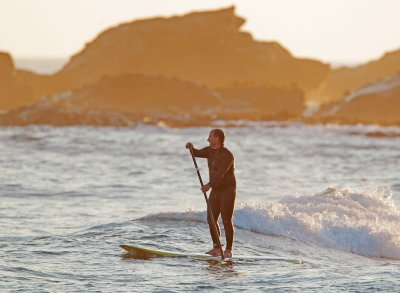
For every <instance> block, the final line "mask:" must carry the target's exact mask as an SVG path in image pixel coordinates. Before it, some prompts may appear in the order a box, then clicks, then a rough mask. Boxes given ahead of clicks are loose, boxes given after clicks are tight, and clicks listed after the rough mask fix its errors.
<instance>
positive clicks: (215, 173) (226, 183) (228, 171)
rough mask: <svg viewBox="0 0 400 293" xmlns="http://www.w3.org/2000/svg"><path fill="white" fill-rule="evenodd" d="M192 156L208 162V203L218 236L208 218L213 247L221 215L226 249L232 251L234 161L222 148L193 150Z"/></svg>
mask: <svg viewBox="0 0 400 293" xmlns="http://www.w3.org/2000/svg"><path fill="white" fill-rule="evenodd" d="M193 155H194V156H195V157H200V158H207V161H208V169H209V177H210V182H209V184H210V186H211V188H212V190H211V193H210V197H209V203H210V206H211V209H212V212H213V216H214V220H215V222H216V226H217V232H218V235H215V233H214V229H212V222H211V219H210V216H208V217H207V220H208V224H209V227H210V233H211V238H212V240H213V242H214V247H217V242H218V241H217V239H218V238H217V237H219V236H220V235H221V231H220V228H219V225H218V218H219V215H221V216H222V223H223V224H224V229H225V237H226V249H232V244H233V236H234V227H233V223H232V217H233V211H234V207H235V198H236V178H235V159H234V157H233V155H232V153H231V152H230V151H229V150H228V149H227V148H225V147H224V146H222V147H220V148H218V149H212V148H211V147H205V148H202V149H200V150H196V149H193ZM209 213H210V211H209V210H208V211H207V214H208V215H209Z"/></svg>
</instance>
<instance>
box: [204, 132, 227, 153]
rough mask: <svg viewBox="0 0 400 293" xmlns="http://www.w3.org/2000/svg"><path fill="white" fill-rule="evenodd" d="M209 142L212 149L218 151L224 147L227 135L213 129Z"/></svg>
mask: <svg viewBox="0 0 400 293" xmlns="http://www.w3.org/2000/svg"><path fill="white" fill-rule="evenodd" d="M207 141H208V142H209V143H210V147H211V148H213V149H218V148H220V147H221V146H223V145H224V142H225V133H224V131H223V130H222V129H218V128H217V129H213V130H211V131H210V134H209V136H208V139H207Z"/></svg>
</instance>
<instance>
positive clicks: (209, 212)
mask: <svg viewBox="0 0 400 293" xmlns="http://www.w3.org/2000/svg"><path fill="white" fill-rule="evenodd" d="M189 151H190V155H191V156H192V160H193V163H194V167H195V168H196V171H197V176H198V177H199V181H200V184H201V187H203V186H204V184H203V180H202V179H201V175H200V170H199V167H198V166H197V162H196V159H195V158H194V155H193V149H192V148H189ZM203 194H204V199H205V200H206V203H207V209H208V216H209V217H210V219H211V222H212V228H213V230H214V233H215V235H216V236H217V237H216V238H217V245H218V246H219V248H220V249H221V258H222V259H224V258H225V256H224V250H223V249H222V245H221V241H220V240H219V237H218V231H217V226H216V224H215V220H214V215H213V212H212V209H211V206H210V203H209V202H208V197H207V194H206V193H205V192H203Z"/></svg>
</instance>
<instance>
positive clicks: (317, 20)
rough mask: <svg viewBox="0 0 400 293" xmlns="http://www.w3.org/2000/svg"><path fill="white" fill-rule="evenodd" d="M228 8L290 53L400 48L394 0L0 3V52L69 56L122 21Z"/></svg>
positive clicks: (399, 6)
mask: <svg viewBox="0 0 400 293" xmlns="http://www.w3.org/2000/svg"><path fill="white" fill-rule="evenodd" d="M231 5H235V6H236V13H237V14H238V15H240V16H242V17H244V18H246V19H247V22H246V24H245V25H244V27H243V30H245V31H248V32H250V33H251V34H252V35H253V36H254V38H256V39H257V40H265V41H271V40H275V41H278V42H279V43H280V44H282V45H283V46H284V47H286V48H287V49H288V50H289V51H290V52H291V53H292V54H293V55H295V56H297V57H312V58H316V59H319V60H322V61H325V62H331V63H335V62H344V63H345V62H365V61H368V60H371V59H376V58H378V57H380V56H381V55H382V54H383V53H384V52H386V51H391V50H394V49H399V48H400V16H399V12H400V0H230V1H229V0H0V51H7V52H9V53H11V54H12V56H13V57H14V58H15V57H69V56H71V55H72V54H74V53H76V52H78V51H79V50H81V49H82V48H83V46H84V44H85V43H86V42H88V41H91V40H93V39H94V38H95V37H96V36H97V35H98V34H99V33H100V32H101V31H103V30H104V29H106V28H108V27H110V26H115V25H117V24H119V23H122V22H130V21H132V20H135V19H138V18H148V17H154V16H172V15H177V14H184V13H187V12H190V11H193V10H206V9H217V8H224V7H228V6H231Z"/></svg>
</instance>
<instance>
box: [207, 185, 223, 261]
mask: <svg viewBox="0 0 400 293" xmlns="http://www.w3.org/2000/svg"><path fill="white" fill-rule="evenodd" d="M208 203H209V204H210V207H211V210H212V214H213V216H214V221H215V227H216V228H217V233H218V234H215V232H214V228H213V223H212V221H211V217H210V210H209V209H208V207H207V222H208V227H209V228H210V235H211V239H212V241H213V249H211V250H210V251H209V252H207V253H208V254H212V255H215V254H220V249H219V246H218V244H217V243H218V239H219V237H220V236H221V229H220V227H219V224H218V218H219V215H220V214H221V210H220V203H219V199H218V195H217V193H216V192H215V191H213V190H212V191H211V193H210V198H209V199H208Z"/></svg>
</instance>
